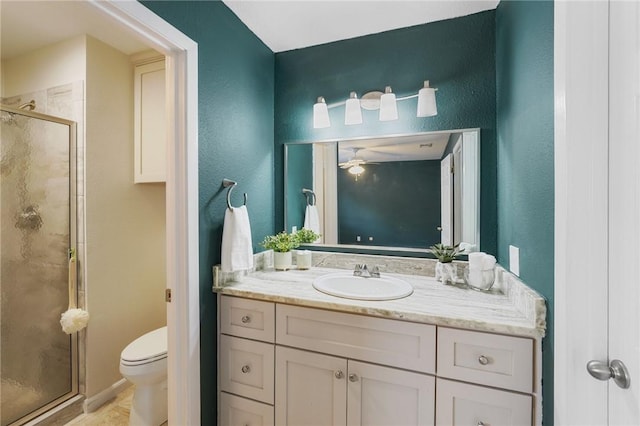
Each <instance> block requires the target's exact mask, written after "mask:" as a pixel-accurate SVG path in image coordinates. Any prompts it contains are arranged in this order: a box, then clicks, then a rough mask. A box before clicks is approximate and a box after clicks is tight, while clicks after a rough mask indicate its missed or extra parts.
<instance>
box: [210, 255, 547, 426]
mask: <svg viewBox="0 0 640 426" xmlns="http://www.w3.org/2000/svg"><path fill="white" fill-rule="evenodd" d="M314 260H315V259H314ZM382 262H384V260H382ZM389 262H390V263H388V264H384V265H383V266H382V267H381V271H382V274H383V275H384V274H389V273H388V272H385V271H386V270H393V269H396V270H397V268H395V267H394V265H393V264H392V263H393V262H396V261H395V260H392V261H389ZM405 262H406V260H405ZM419 262H420V263H421V264H422V266H420V267H418V269H419V270H420V272H421V273H425V274H427V276H424V275H406V274H389V275H393V276H395V277H398V278H400V279H402V280H405V281H407V282H409V283H410V284H411V285H412V286H413V288H414V292H413V294H411V295H410V296H408V297H405V298H402V299H396V300H387V301H365V300H350V299H343V298H339V297H335V296H330V295H327V294H324V293H321V292H319V291H317V290H315V289H314V288H313V287H312V282H313V280H314V279H315V278H317V277H319V276H323V275H326V274H329V273H335V272H336V271H337V270H338V269H335V268H324V267H322V268H321V267H314V268H313V269H311V270H309V271H296V270H292V271H287V272H273V271H272V270H268V269H266V270H263V271H257V272H254V273H251V274H249V275H248V276H245V277H243V278H242V279H239V280H238V281H237V282H230V283H227V284H226V285H223V286H221V287H219V288H216V289H215V291H216V292H218V294H219V295H218V300H219V310H218V312H219V333H218V339H219V342H218V343H219V346H218V347H219V357H218V358H219V359H218V362H219V368H218V372H219V383H218V389H219V406H218V409H219V410H218V411H219V417H220V419H219V420H220V424H222V425H272V424H276V425H301V424H322V425H346V424H349V425H356V424H358V425H359V424H389V425H391V424H394V425H400V424H402V425H433V424H436V425H489V424H490V425H498V424H500V425H531V424H534V425H535V424H541V381H540V372H541V362H540V360H541V356H540V355H541V353H540V351H541V345H540V342H541V339H542V337H543V335H544V327H545V320H544V318H545V304H544V300H543V299H542V298H541V297H540V296H539V295H538V294H536V293H535V292H533V291H532V290H530V289H529V288H528V287H526V286H525V285H524V284H523V283H522V282H520V281H519V280H518V279H517V278H515V277H514V276H512V275H511V274H508V273H507V272H505V271H504V270H500V271H499V272H498V283H497V287H498V289H497V290H495V291H493V292H492V293H482V292H476V291H473V290H469V289H464V288H460V287H454V286H443V285H442V284H441V283H440V282H437V281H435V280H434V278H433V277H432V276H428V274H429V272H430V270H429V268H430V267H431V266H432V265H431V264H430V263H429V262H432V261H430V260H428V259H421V260H420V261H419ZM314 263H315V262H314ZM408 264H409V263H408ZM410 264H411V268H410V269H413V270H414V271H413V272H415V269H416V267H415V263H414V262H410ZM425 265H426V266H425ZM338 266H340V265H338ZM342 271H344V270H342ZM371 279H375V278H371Z"/></svg>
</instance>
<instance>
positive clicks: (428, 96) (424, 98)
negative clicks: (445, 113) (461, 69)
mask: <svg viewBox="0 0 640 426" xmlns="http://www.w3.org/2000/svg"><path fill="white" fill-rule="evenodd" d="M437 90H438V89H436V88H435V87H430V86H429V80H425V81H424V86H423V87H422V88H421V89H420V90H419V91H418V93H415V94H411V95H407V96H401V97H396V95H395V94H394V93H393V91H392V90H391V87H390V86H386V87H385V91H384V93H382V92H378V91H371V92H367V93H365V94H363V95H362V97H361V98H360V99H358V96H357V94H356V92H351V93H350V94H349V98H348V99H347V100H345V101H342V102H335V103H332V104H329V105H327V103H326V102H325V99H324V98H323V97H322V96H320V97H319V98H318V100H317V101H316V103H315V104H314V105H313V127H314V128H315V129H323V128H326V127H330V126H331V120H330V119H329V109H332V108H336V107H338V106H342V105H344V106H345V111H344V124H345V125H347V126H350V125H353V124H362V109H366V110H370V111H374V110H379V111H380V112H379V115H378V119H379V120H380V121H392V120H397V119H398V106H397V101H404V100H407V99H413V98H418V104H417V111H416V116H417V117H432V116H434V115H438V107H437V104H436V95H435V92H436V91H437Z"/></svg>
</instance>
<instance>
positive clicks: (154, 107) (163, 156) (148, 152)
mask: <svg viewBox="0 0 640 426" xmlns="http://www.w3.org/2000/svg"><path fill="white" fill-rule="evenodd" d="M133 93H134V108H133V112H134V138H133V141H134V146H135V149H134V161H135V165H134V182H135V183H144V182H165V181H166V169H167V166H166V162H167V130H166V126H165V121H166V120H165V117H166V113H165V73H164V60H162V61H158V62H152V63H149V64H144V65H138V66H136V67H135V68H134V92H133Z"/></svg>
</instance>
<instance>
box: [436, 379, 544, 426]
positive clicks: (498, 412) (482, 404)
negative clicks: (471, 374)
mask: <svg viewBox="0 0 640 426" xmlns="http://www.w3.org/2000/svg"><path fill="white" fill-rule="evenodd" d="M436 395H437V397H436V401H437V403H436V425H438V426H468V425H473V426H475V425H491V426H526V425H531V424H532V417H531V414H532V408H531V406H532V398H531V396H529V395H522V394H518V393H513V392H507V391H500V390H497V389H491V388H485V387H483V386H476V385H470V384H467V383H460V382H453V381H450V380H444V379H438V380H437V384H436Z"/></svg>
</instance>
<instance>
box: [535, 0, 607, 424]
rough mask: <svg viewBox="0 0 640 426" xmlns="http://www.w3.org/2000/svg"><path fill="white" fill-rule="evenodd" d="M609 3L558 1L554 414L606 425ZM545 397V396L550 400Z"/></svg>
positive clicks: (565, 421)
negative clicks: (599, 370)
mask: <svg viewBox="0 0 640 426" xmlns="http://www.w3.org/2000/svg"><path fill="white" fill-rule="evenodd" d="M608 19H609V5H608V2H600V1H588V2H571V1H556V2H555V3H554V20H555V22H554V68H555V69H554V101H555V113H554V115H555V117H554V118H555V130H554V132H555V134H554V138H555V141H554V167H555V176H554V179H555V232H554V238H555V245H554V249H555V255H554V257H555V258H554V264H555V274H554V318H555V326H554V334H555V338H554V346H555V353H554V369H555V370H554V420H555V423H556V424H559V425H576V424H607V404H606V401H607V383H606V382H600V381H597V380H594V379H593V378H591V377H590V376H589V374H588V373H587V371H586V363H587V362H588V360H590V359H603V360H606V359H608V356H607V340H608V335H607V333H608V331H607V306H606V305H607V298H608V294H607V282H608V264H607V257H606V255H605V253H603V251H606V247H607V246H608V237H609V235H608V227H609V223H608V221H609V212H608V203H609V198H608V197H609V193H608V173H609V164H608V161H609V158H608V145H609V142H608V135H609V125H608V115H609V101H608V96H609V94H608V81H609V60H608V59H609V58H608V54H609V46H608V43H609V27H608ZM543 402H544V401H543Z"/></svg>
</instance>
